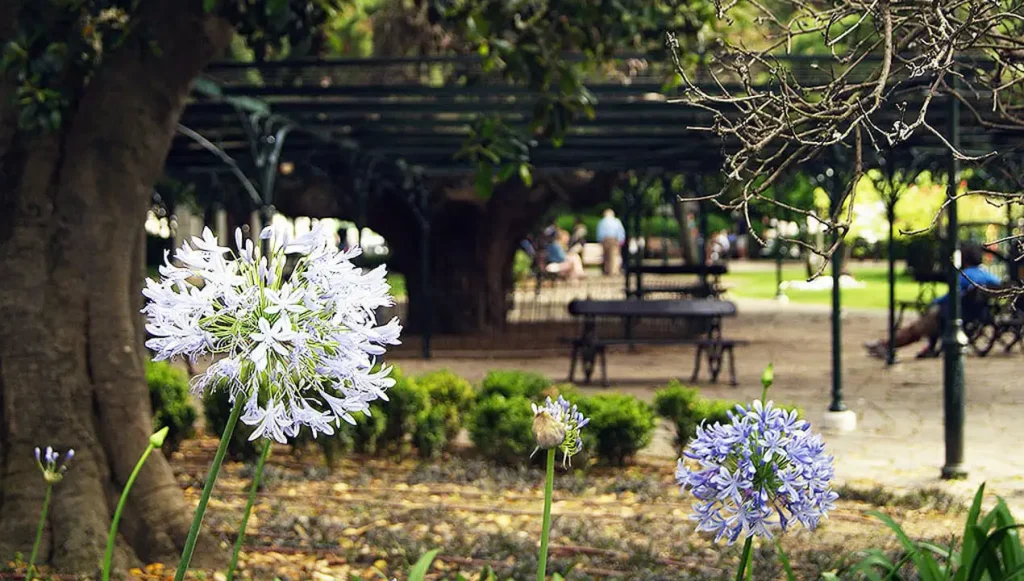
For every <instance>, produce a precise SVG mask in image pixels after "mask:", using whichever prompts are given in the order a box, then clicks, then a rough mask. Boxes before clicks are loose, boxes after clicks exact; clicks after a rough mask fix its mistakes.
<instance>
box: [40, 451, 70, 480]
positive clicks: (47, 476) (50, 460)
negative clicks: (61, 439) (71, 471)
mask: <svg viewBox="0 0 1024 581" xmlns="http://www.w3.org/2000/svg"><path fill="white" fill-rule="evenodd" d="M74 457H75V451H74V450H72V449H70V448H69V449H68V451H67V452H66V453H65V454H64V461H63V462H62V461H61V458H60V454H58V453H57V451H56V450H54V449H53V447H51V446H47V447H46V451H45V452H42V453H41V452H40V450H39V448H36V464H37V465H38V466H39V470H40V471H42V473H43V479H44V480H46V481H47V482H48V483H50V484H56V483H58V482H60V481H61V479H63V478H64V473H65V472H67V471H68V462H70V461H71V459H72V458H74Z"/></svg>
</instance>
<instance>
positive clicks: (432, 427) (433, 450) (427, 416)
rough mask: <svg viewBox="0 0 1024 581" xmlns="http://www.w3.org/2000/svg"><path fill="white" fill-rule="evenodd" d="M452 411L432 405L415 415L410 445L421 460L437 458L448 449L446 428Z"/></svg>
mask: <svg viewBox="0 0 1024 581" xmlns="http://www.w3.org/2000/svg"><path fill="white" fill-rule="evenodd" d="M452 411H453V408H451V407H450V406H445V405H434V406H430V407H428V408H426V409H424V410H421V411H420V413H418V414H417V415H416V431H415V432H414V433H413V439H412V443H413V445H414V446H416V451H417V452H418V453H419V455H420V456H421V457H422V458H437V457H439V456H440V455H441V452H443V451H444V449H445V448H447V447H448V442H449V441H451V438H449V437H448V428H449V426H450V425H451V424H450V422H451V412H452ZM460 425H461V423H460Z"/></svg>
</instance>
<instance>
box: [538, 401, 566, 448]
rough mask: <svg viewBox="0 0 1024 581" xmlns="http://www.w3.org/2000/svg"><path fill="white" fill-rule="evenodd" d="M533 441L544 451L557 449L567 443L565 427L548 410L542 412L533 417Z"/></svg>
mask: <svg viewBox="0 0 1024 581" xmlns="http://www.w3.org/2000/svg"><path fill="white" fill-rule="evenodd" d="M533 439H535V440H537V446H538V447H539V448H541V449H543V450H550V449H551V448H556V447H558V446H560V445H561V444H562V442H564V441H565V426H564V425H563V424H562V422H559V421H558V420H556V419H555V418H553V417H551V414H549V413H548V412H547V411H546V410H541V411H540V412H538V413H537V414H536V415H535V416H533Z"/></svg>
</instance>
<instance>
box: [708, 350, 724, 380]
mask: <svg viewBox="0 0 1024 581" xmlns="http://www.w3.org/2000/svg"><path fill="white" fill-rule="evenodd" d="M706 353H707V356H708V370H709V371H710V372H711V383H718V374H719V373H721V372H722V347H720V346H718V345H715V346H712V347H709V348H708V350H707V351H706Z"/></svg>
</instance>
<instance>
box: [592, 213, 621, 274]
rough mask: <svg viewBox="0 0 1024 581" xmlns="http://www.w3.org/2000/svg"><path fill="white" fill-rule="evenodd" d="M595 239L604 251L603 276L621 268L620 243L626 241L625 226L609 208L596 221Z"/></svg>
mask: <svg viewBox="0 0 1024 581" xmlns="http://www.w3.org/2000/svg"><path fill="white" fill-rule="evenodd" d="M597 239H598V240H599V241H600V242H601V249H602V250H603V251H604V252H603V254H604V274H605V276H608V275H611V274H615V273H617V272H619V270H620V269H621V268H622V245H623V244H624V243H625V242H626V228H625V227H624V226H623V225H622V220H619V219H618V218H616V217H615V211H614V210H612V209H611V208H608V209H606V210H605V211H604V217H602V218H601V221H600V222H598V223H597Z"/></svg>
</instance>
